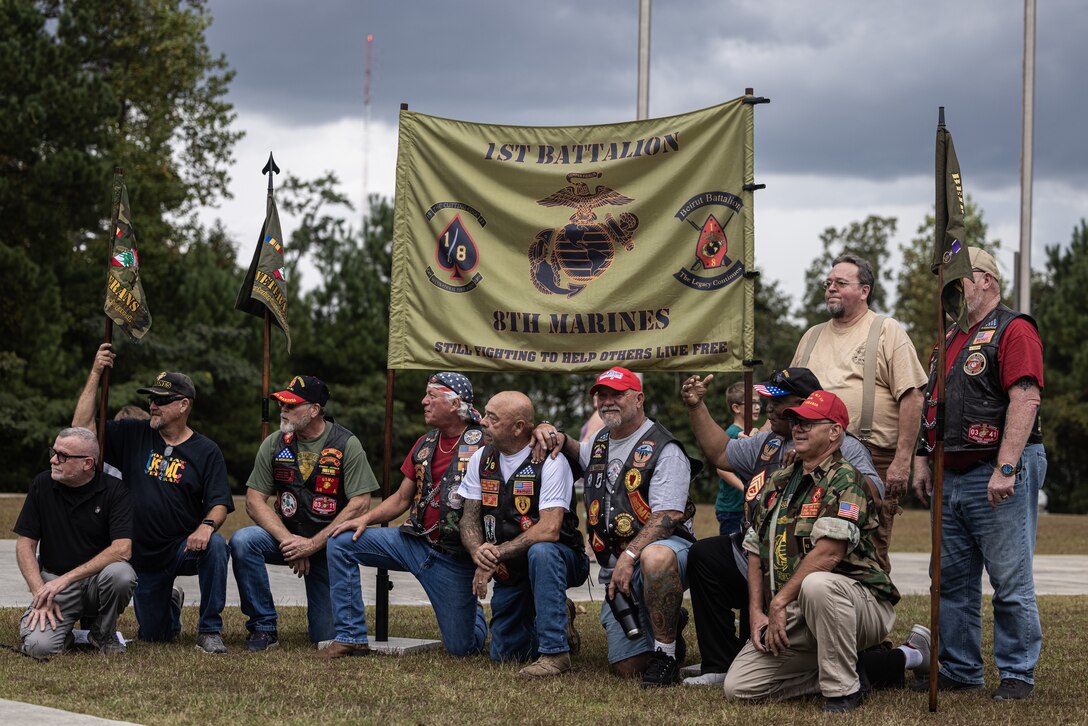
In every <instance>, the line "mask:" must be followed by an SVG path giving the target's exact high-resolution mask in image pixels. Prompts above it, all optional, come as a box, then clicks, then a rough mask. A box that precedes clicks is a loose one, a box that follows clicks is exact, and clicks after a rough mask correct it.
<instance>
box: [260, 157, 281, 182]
mask: <svg viewBox="0 0 1088 726" xmlns="http://www.w3.org/2000/svg"><path fill="white" fill-rule="evenodd" d="M261 173H262V174H268V191H272V175H273V174H279V173H280V168H279V167H278V166H276V160H275V159H273V158H272V152H271V151H269V152H268V163H267V164H265V165H264V168H263V169H261Z"/></svg>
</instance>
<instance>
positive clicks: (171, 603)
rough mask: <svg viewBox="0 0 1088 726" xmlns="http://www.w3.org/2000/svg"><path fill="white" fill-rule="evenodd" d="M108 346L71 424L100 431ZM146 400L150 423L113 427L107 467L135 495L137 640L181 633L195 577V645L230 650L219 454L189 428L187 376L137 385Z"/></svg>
mask: <svg viewBox="0 0 1088 726" xmlns="http://www.w3.org/2000/svg"><path fill="white" fill-rule="evenodd" d="M111 347H112V346H111V345H110V344H109V343H103V344H102V345H101V346H100V347H99V349H98V352H97V354H96V355H95V359H94V363H93V364H92V366H91V372H90V375H88V377H87V383H86V385H85V386H84V387H83V392H82V393H81V394H80V396H79V400H78V401H77V403H76V410H75V414H74V415H73V417H72V425H73V426H80V427H83V428H87V429H90V430H92V431H94V430H95V425H96V424H95V398H96V394H97V391H98V387H99V385H98V384H99V381H100V380H101V378H102V372H103V371H104V370H105V369H106V368H110V367H112V366H113V361H114V357H115V355H114V353H113V351H112V350H111ZM136 392H137V393H139V394H141V395H146V396H147V397H148V398H147V402H148V407H149V410H150V412H151V419H150V420H149V421H136V420H128V421H108V422H107V423H106V456H105V458H106V462H107V463H109V464H112V465H113V466H115V467H117V468H118V469H120V470H121V472H122V474H123V475H124V481H125V484H126V485H128V490H129V496H130V497H131V499H132V510H133V512H134V513H135V516H134V518H133V539H132V566H133V567H134V568H135V570H136V574H137V575H138V577H139V582H138V584H137V585H136V592H135V593H134V594H133V597H132V601H133V606H134V607H135V609H136V620H137V621H138V622H139V624H140V630H139V634H138V637H139V638H140V640H147V641H152V642H165V641H171V640H173V639H174V638H176V637H177V635H178V633H180V631H181V605H182V600H183V597H184V595H183V593H182V592H181V590H180V589H178V588H175V587H174V580H175V578H177V576H178V575H197V576H198V579H199V583H200V622H199V625H198V627H197V640H196V647H197V649H198V650H201V651H203V652H205V653H225V652H226V650H227V648H226V646H225V645H224V644H223V637H222V632H223V617H222V615H223V606H224V605H225V603H226V597H227V559H228V558H229V556H230V553H229V550H228V549H227V543H226V541H224V539H223V537H222V536H221V535H219V534H218V533H217V531H216V530H218V529H219V527H220V525H222V524H223V520H224V519H226V517H227V514H228V513H229V512H231V511H233V510H234V502H233V500H232V498H231V493H230V485H229V484H228V482H227V468H226V465H225V463H224V461H223V453H222V452H221V451H220V450H219V447H218V446H217V445H216V443H215V442H214V441H212V440H211V439H209V438H208V437H206V436H203V435H202V434H199V433H197V432H196V431H193V429H192V428H190V427H189V423H188V422H189V415H190V414H191V413H192V411H193V403H194V401H195V400H196V388H195V387H194V386H193V382H192V380H190V378H189V376H187V375H185V374H184V373H176V372H166V371H164V372H162V373H160V374H159V376H158V378H157V379H156V380H155V382H154V383H153V384H152V385H150V386H148V387H146V388H140V389H137V391H136Z"/></svg>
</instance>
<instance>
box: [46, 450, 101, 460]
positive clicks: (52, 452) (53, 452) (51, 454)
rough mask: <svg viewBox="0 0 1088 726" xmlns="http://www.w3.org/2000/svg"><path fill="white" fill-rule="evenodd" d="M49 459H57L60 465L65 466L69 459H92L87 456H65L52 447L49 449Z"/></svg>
mask: <svg viewBox="0 0 1088 726" xmlns="http://www.w3.org/2000/svg"><path fill="white" fill-rule="evenodd" d="M48 451H49V458H50V459H52V458H53V457H54V456H55V457H57V461H58V462H60V463H61V464H67V463H68V460H69V459H91V458H94V457H92V456H90V455H88V454H65V453H64V452H63V451H57V450H56V449H54V448H53V447H52V446H50V447H49V449H48Z"/></svg>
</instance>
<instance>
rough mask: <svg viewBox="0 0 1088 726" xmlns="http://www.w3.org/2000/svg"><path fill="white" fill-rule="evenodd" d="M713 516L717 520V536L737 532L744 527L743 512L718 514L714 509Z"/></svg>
mask: <svg viewBox="0 0 1088 726" xmlns="http://www.w3.org/2000/svg"><path fill="white" fill-rule="evenodd" d="M714 516H715V517H717V519H718V536H724V535H727V534H733V533H734V532H739V531H740V528H741V527H743V526H744V512H719V511H718V510H717V509H715V510H714Z"/></svg>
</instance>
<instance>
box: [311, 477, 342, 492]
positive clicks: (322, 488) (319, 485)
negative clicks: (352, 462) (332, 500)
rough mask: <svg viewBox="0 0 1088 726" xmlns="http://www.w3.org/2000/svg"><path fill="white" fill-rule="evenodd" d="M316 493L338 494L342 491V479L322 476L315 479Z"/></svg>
mask: <svg viewBox="0 0 1088 726" xmlns="http://www.w3.org/2000/svg"><path fill="white" fill-rule="evenodd" d="M314 491H315V492H318V493H319V494H336V493H337V492H339V491H340V477H338V476H322V475H318V476H316V477H314Z"/></svg>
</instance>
